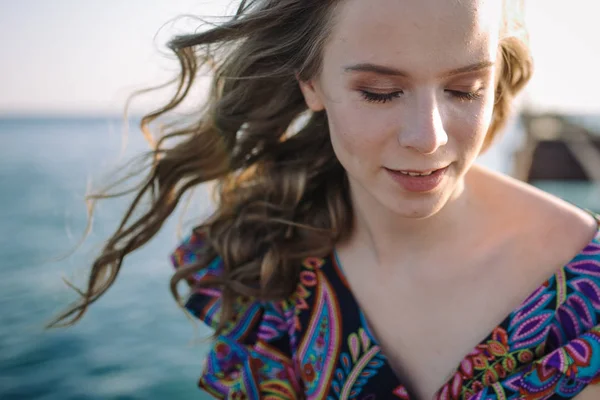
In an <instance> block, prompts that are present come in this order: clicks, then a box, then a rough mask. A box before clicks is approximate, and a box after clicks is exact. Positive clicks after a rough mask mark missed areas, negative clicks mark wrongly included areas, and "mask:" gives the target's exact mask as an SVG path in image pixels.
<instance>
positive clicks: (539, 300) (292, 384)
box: [172, 230, 600, 400]
mask: <svg viewBox="0 0 600 400" xmlns="http://www.w3.org/2000/svg"><path fill="white" fill-rule="evenodd" d="M201 247H202V239H201V238H200V237H198V236H197V235H194V234H193V235H191V236H190V237H188V238H187V239H186V240H185V241H184V242H183V243H182V244H181V245H180V246H179V247H178V248H177V249H176V251H175V252H174V254H173V256H172V261H173V263H174V265H175V266H176V267H178V266H180V265H184V264H187V263H190V262H193V261H194V259H195V257H196V254H197V253H198V250H199V249H200V248H201ZM221 270H222V261H221V260H220V259H216V260H214V261H213V262H212V263H211V264H210V265H209V266H208V267H207V268H206V269H204V270H203V271H202V272H200V273H198V274H197V275H196V276H195V279H197V280H202V279H206V278H207V277H211V276H217V275H219V274H220V271H221ZM219 294H220V293H219V291H218V290H212V289H211V290H207V289H204V290H196V291H195V292H193V293H192V294H191V295H190V297H189V299H188V301H187V304H186V307H187V309H188V310H189V311H190V312H191V313H193V314H194V315H195V316H197V317H198V318H199V319H201V320H202V321H204V322H205V323H206V324H208V325H209V326H210V327H213V328H214V327H215V326H216V321H217V318H218V315H219V304H220V296H219ZM235 315H236V318H235V321H233V322H231V323H229V324H228V326H227V328H226V330H225V331H224V332H223V333H222V334H221V335H220V336H219V337H218V338H217V339H216V340H215V342H214V343H213V345H212V347H211V349H210V351H209V353H208V355H207V358H206V360H205V365H204V370H203V372H202V376H201V377H200V380H199V386H200V387H201V388H202V389H204V390H206V391H207V392H209V393H211V394H212V395H214V396H215V397H216V398H220V399H272V400H274V399H286V400H287V399H327V400H334V399H344V400H345V399H357V400H367V399H368V400H374V399H394V398H397V399H411V398H414V396H411V394H410V393H408V391H407V389H406V388H405V387H404V386H403V385H402V382H400V381H399V380H398V378H397V376H396V375H395V374H394V372H393V371H392V368H391V367H390V365H389V364H388V361H387V360H386V357H385V355H384V354H382V352H381V350H380V348H379V345H378V343H377V339H376V338H375V337H373V335H372V334H371V332H370V331H369V328H368V326H367V324H366V323H365V318H364V317H363V315H362V313H361V310H360V308H359V306H358V303H357V301H356V299H355V298H354V297H353V295H352V292H351V291H350V289H349V287H348V284H347V283H346V281H345V279H344V276H343V274H342V273H341V271H340V268H339V266H338V263H337V262H336V257H335V256H331V257H327V258H308V259H306V260H305V261H304V263H303V268H302V271H301V273H300V281H299V283H298V287H297V290H296V293H295V294H294V295H293V296H292V297H291V298H289V299H287V300H285V301H281V302H261V301H257V300H253V299H240V300H239V301H238V302H237V304H236V313H235ZM594 383H600V230H599V232H598V234H597V235H596V237H595V238H594V239H593V240H592V241H591V242H590V243H589V244H588V245H587V246H586V247H585V248H584V249H583V250H582V251H581V252H580V253H579V254H578V255H577V256H576V257H575V258H573V260H571V261H570V262H569V263H568V264H567V265H566V266H564V267H563V268H561V269H560V270H558V271H557V272H556V274H554V275H553V276H552V277H551V278H549V279H548V280H547V281H546V282H544V283H543V284H542V285H541V286H540V287H539V288H538V289H537V290H535V291H534V292H533V293H531V295H530V296H529V297H528V298H527V299H526V300H525V301H524V302H523V303H522V304H521V305H520V306H519V307H518V308H517V309H515V310H514V311H513V312H512V313H511V314H510V315H508V317H506V319H505V320H504V321H503V322H502V323H501V324H500V325H499V326H498V327H496V328H495V329H494V330H493V331H492V332H490V334H489V335H488V336H487V337H486V338H485V339H484V340H483V341H482V342H481V343H480V344H478V345H477V346H476V347H475V348H474V349H473V350H472V351H471V352H470V353H469V354H467V355H466V356H465V357H464V359H463V360H462V361H461V362H460V365H458V367H457V368H456V371H455V373H454V374H453V377H452V378H451V379H450V380H449V381H448V382H447V383H446V384H445V385H444V386H443V387H441V388H440V389H439V391H438V392H437V394H436V398H437V399H471V400H472V399H477V400H480V399H481V400H483V399H486V400H492V399H493V400H500V399H517V398H518V399H522V398H526V399H550V398H551V399H569V398H572V397H574V396H575V395H577V394H578V393H579V392H581V391H582V390H583V389H584V388H585V386H586V385H588V384H594Z"/></svg>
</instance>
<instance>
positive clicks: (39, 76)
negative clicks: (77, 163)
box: [0, 0, 600, 114]
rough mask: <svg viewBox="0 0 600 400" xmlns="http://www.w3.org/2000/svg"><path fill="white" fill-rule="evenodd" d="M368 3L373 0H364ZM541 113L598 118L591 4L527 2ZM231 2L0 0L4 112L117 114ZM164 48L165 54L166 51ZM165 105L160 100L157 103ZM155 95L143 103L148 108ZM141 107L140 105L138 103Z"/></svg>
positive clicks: (533, 96) (598, 34) (599, 83)
mask: <svg viewBox="0 0 600 400" xmlns="http://www.w3.org/2000/svg"><path fill="white" fill-rule="evenodd" d="M365 1H367V0H365ZM526 1H528V3H527V10H526V17H527V23H528V28H529V31H530V35H531V46H532V51H533V54H534V59H535V62H536V72H535V75H534V79H533V80H532V82H531V83H530V85H529V90H528V96H527V98H528V99H530V101H531V102H532V103H533V104H534V105H535V106H536V107H537V108H540V109H544V110H548V109H550V110H553V109H557V110H560V111H574V112H600V96H598V93H600V77H599V76H598V71H600V44H599V43H600V41H599V39H600V23H599V22H598V18H597V13H596V12H595V11H596V8H597V5H596V3H595V2H592V1H590V0H569V1H564V0H526ZM235 3H236V2H235V1H234V2H233V3H232V1H231V0H19V1H15V0H0V49H1V51H2V53H1V54H0V114H13V113H23V112H37V113H54V112H58V113H61V114H62V113H87V114H90V113H108V112H110V113H113V112H120V111H121V110H122V107H123V105H124V100H125V98H126V96H127V94H128V93H130V92H131V91H132V90H134V89H137V88H143V87H145V86H148V85H153V84H157V83H160V82H162V81H164V80H166V79H168V78H171V77H172V76H173V74H174V73H175V72H176V67H177V65H176V63H175V62H173V61H169V60H168V59H167V58H166V57H165V53H166V49H165V47H164V43H165V42H166V41H167V39H168V38H169V37H170V36H171V35H172V34H173V33H176V32H184V31H186V30H187V31H189V30H193V29H194V28H195V27H196V26H197V24H195V23H192V22H191V21H189V20H188V21H187V22H186V21H179V22H177V23H176V24H175V25H173V24H168V25H166V26H165V27H164V28H163V30H162V31H161V33H160V34H159V35H158V37H157V39H156V40H154V36H155V34H156V33H157V32H158V31H159V29H160V28H161V27H162V26H163V25H164V24H165V23H166V22H168V21H169V20H171V19H172V18H174V17H176V16H178V15H181V14H192V15H220V14H222V13H223V12H224V11H225V10H232V4H233V5H235ZM161 52H162V53H161ZM158 100H160V101H159V103H160V102H162V101H164V97H160V98H157V97H154V101H158ZM151 104H152V100H151V99H147V100H145V101H140V102H139V103H138V104H137V106H136V107H137V109H138V110H147V107H148V106H150V105H151ZM134 108H135V107H134Z"/></svg>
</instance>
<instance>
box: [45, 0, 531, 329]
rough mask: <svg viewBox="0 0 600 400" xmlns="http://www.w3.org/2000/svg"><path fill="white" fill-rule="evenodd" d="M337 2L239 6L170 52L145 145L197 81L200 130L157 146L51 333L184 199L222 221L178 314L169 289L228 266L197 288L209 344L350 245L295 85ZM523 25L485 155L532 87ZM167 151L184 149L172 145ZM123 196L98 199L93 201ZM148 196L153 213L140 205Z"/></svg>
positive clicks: (338, 194) (173, 134) (318, 133)
mask: <svg viewBox="0 0 600 400" xmlns="http://www.w3.org/2000/svg"><path fill="white" fill-rule="evenodd" d="M510 1H511V0H505V3H506V4H508V3H509V2H510ZM339 2H340V1H339V0H328V1H324V0H249V1H242V2H241V4H240V5H239V8H238V9H237V12H236V13H235V15H234V16H232V17H231V18H229V19H228V20H226V21H225V22H223V23H221V24H218V25H215V26H211V28H210V29H208V30H205V31H203V32H200V33H194V34H190V35H185V36H177V37H175V38H173V39H172V40H171V41H170V42H169V44H168V46H169V48H170V49H171V50H172V51H173V52H174V54H175V55H176V56H177V59H178V60H179V64H180V67H181V70H180V74H179V75H178V78H177V79H176V81H174V82H172V83H174V84H175V85H176V90H175V94H174V95H173V97H172V98H171V99H170V100H169V101H168V103H167V104H166V105H165V106H164V107H161V108H160V109H158V110H156V111H154V112H151V113H149V114H147V115H146V116H145V117H144V118H143V119H142V121H141V129H142V131H143V132H144V133H145V134H147V135H148V138H150V133H151V132H150V130H151V129H150V127H151V124H152V123H153V122H154V121H156V120H157V119H158V118H159V117H163V116H165V115H171V113H174V112H175V110H177V109H179V108H178V107H179V106H180V105H181V103H182V102H183V101H184V99H186V98H187V97H189V94H190V93H191V92H192V91H193V89H195V83H197V81H198V79H197V78H198V76H199V74H200V72H202V71H209V72H210V75H211V79H212V83H211V88H210V94H209V97H208V100H207V101H206V103H205V105H204V107H203V109H202V111H201V112H199V113H198V115H197V117H196V120H195V121H193V122H192V123H187V124H186V125H185V126H181V125H179V126H175V125H174V126H172V127H171V128H170V130H169V128H167V131H166V132H165V133H164V134H163V135H162V136H161V137H160V140H158V141H156V142H154V141H152V140H151V147H152V150H151V151H149V152H148V153H147V154H146V157H147V159H148V160H150V161H151V162H150V166H149V167H148V169H149V170H148V171H147V175H146V176H145V177H144V178H143V183H142V185H141V186H140V187H139V188H138V189H137V193H136V195H135V198H134V199H133V202H132V204H131V205H130V207H129V209H128V211H127V212H126V214H125V215H124V217H123V218H122V221H121V223H120V224H119V226H118V228H117V229H116V231H115V232H114V234H113V235H112V236H111V237H110V238H109V239H108V240H107V242H106V244H105V245H104V247H103V249H102V251H101V254H100V255H99V256H98V257H97V258H96V259H95V261H94V262H93V265H92V268H91V273H90V276H89V280H88V283H87V289H86V290H79V289H77V290H78V292H79V295H80V299H79V301H78V302H76V303H75V304H73V305H71V306H70V307H69V308H68V309H67V310H66V311H65V312H64V313H62V314H60V315H59V316H58V317H57V318H56V319H55V320H54V321H53V322H51V323H50V324H49V326H67V325H71V324H73V323H75V322H77V321H78V320H79V319H80V318H81V317H82V316H83V315H84V313H85V311H86V309H87V308H88V306H89V305H90V304H92V303H94V302H95V301H96V300H98V298H100V296H102V295H103V294H104V293H105V292H106V291H107V290H108V289H109V288H110V286H111V285H112V284H113V283H114V281H115V279H116V278H117V275H118V273H119V271H120V268H121V265H122V263H123V260H124V258H125V257H126V256H127V255H128V254H130V253H132V252H133V251H135V250H136V249H139V248H140V247H142V246H143V245H144V244H146V243H147V242H148V241H149V240H150V239H151V238H152V237H153V236H154V235H155V234H156V233H157V232H158V231H159V230H160V228H161V227H162V225H163V224H164V222H165V220H166V219H167V218H168V217H169V216H170V215H171V214H172V213H173V212H174V210H175V209H176V207H177V205H178V204H179V203H180V202H181V200H182V197H183V196H184V195H185V194H186V193H187V192H188V191H190V190H191V189H193V188H195V187H196V186H198V185H200V184H202V183H205V182H211V181H212V182H214V183H215V198H216V210H215V211H214V213H213V214H212V215H211V216H210V217H209V218H208V219H206V220H205V221H204V222H203V223H202V224H200V225H199V226H196V227H195V228H194V229H193V231H194V232H195V233H197V234H199V235H202V236H203V238H204V240H205V243H206V245H205V246H204V247H205V248H204V250H203V251H202V254H201V255H200V256H199V258H198V262H197V263H195V264H194V265H187V266H183V267H182V268H180V269H178V270H177V271H176V272H175V274H174V275H173V277H172V279H171V291H172V293H173V295H174V297H175V298H176V300H177V301H178V302H179V303H180V304H181V303H182V301H181V296H180V295H179V293H178V291H177V283H178V282H180V281H181V280H186V281H188V282H190V283H191V282H193V279H191V277H192V275H193V274H195V273H196V272H197V271H199V270H201V269H203V268H205V267H206V266H207V264H208V263H209V262H210V261H211V260H212V259H214V258H215V257H216V256H220V257H222V259H223V262H224V272H223V275H222V276H221V277H219V278H218V279H215V280H213V281H210V282H203V283H202V285H205V286H212V287H218V288H219V289H221V290H222V310H221V318H220V328H219V329H218V330H217V331H219V330H220V329H221V328H223V327H224V325H225V324H226V323H227V322H228V321H229V320H230V319H231V318H232V314H233V303H234V301H235V299H236V298H238V297H239V296H251V297H258V298H261V299H281V298H285V297H286V296H289V295H291V294H292V293H293V292H294V291H295V288H296V285H297V281H298V273H299V266H300V264H301V262H302V260H303V259H304V258H306V257H307V256H324V255H326V254H328V253H329V252H331V251H332V249H333V246H334V245H335V243H336V242H337V241H339V240H341V239H343V238H344V235H345V234H347V233H348V232H350V231H351V229H352V226H351V224H352V220H353V211H352V204H351V202H350V199H349V193H348V185H347V180H346V175H345V171H344V169H343V168H342V166H341V165H340V163H339V162H338V160H337V159H336V157H335V155H334V152H333V148H332V145H331V142H330V139H329V131H328V124H327V115H326V113H325V112H324V111H322V112H316V113H313V112H310V111H309V110H308V108H307V105H306V103H305V101H304V98H303V95H302V93H301V91H300V88H299V85H298V80H309V79H310V78H312V77H314V76H316V75H318V74H319V72H320V66H321V56H322V52H323V47H324V45H325V43H326V40H327V38H328V36H329V33H330V29H331V25H332V23H331V22H332V15H333V12H334V10H335V6H336V5H337V4H338V3H339ZM521 11H522V10H521ZM519 15H522V14H521V13H519V10H518V7H514V6H512V7H506V10H505V29H504V30H503V33H502V38H501V44H500V49H499V51H500V55H501V57H500V63H501V66H500V70H501V73H500V75H499V79H498V81H497V88H496V99H495V106H494V111H493V117H492V122H491V126H490V128H489V132H488V135H487V137H486V142H485V145H484V146H485V148H487V147H488V146H489V144H490V143H491V142H492V140H493V139H494V137H495V136H496V134H497V133H498V132H499V131H500V130H501V128H502V126H503V125H504V123H505V122H506V120H507V118H508V116H509V114H510V111H511V104H512V102H513V99H514V97H515V96H516V95H517V93H518V92H519V91H520V90H521V89H522V88H523V86H524V85H525V84H526V83H527V81H528V80H529V78H530V76H531V72H532V60H531V57H530V53H529V49H528V46H527V42H526V40H524V38H526V36H525V35H524V30H523V26H522V23H519V21H520V20H519V19H518V18H517V17H518V16H519ZM170 139H178V141H177V143H176V144H175V145H168V142H169V140H170ZM113 187H114V186H113ZM111 188H112V187H111ZM123 194H125V193H113V194H110V193H108V192H102V193H100V194H96V195H93V196H90V197H89V198H90V199H94V200H97V199H102V198H107V197H116V196H121V195H123ZM148 195H149V197H150V199H151V201H150V204H149V205H148V204H144V203H143V202H142V199H143V198H146V197H147V196H148Z"/></svg>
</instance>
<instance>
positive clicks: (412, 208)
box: [384, 196, 446, 219]
mask: <svg viewBox="0 0 600 400" xmlns="http://www.w3.org/2000/svg"><path fill="white" fill-rule="evenodd" d="M427 197H429V198H427ZM427 197H426V196H422V197H421V198H414V199H402V200H400V201H398V200H397V199H396V201H393V200H392V201H391V202H386V203H388V204H386V205H387V206H388V209H389V210H390V211H392V212H393V213H394V214H396V215H398V216H399V217H402V218H407V219H425V218H429V217H432V216H434V215H435V214H437V213H438V212H440V211H441V210H442V209H443V208H444V205H445V204H446V202H445V201H443V199H442V198H440V197H439V196H427ZM389 203H392V204H389ZM384 204H385V203H384Z"/></svg>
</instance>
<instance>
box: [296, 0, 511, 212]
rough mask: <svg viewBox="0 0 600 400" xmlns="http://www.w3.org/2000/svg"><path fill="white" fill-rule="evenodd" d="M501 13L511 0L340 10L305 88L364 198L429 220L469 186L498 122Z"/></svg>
mask: <svg viewBox="0 0 600 400" xmlns="http://www.w3.org/2000/svg"><path fill="white" fill-rule="evenodd" d="M501 16H502V0H345V1H344V2H342V3H341V4H340V5H339V6H338V7H337V8H336V9H335V11H334V21H333V30H332V32H331V36H330V37H329V39H328V42H327V44H326V45H325V48H324V54H323V65H322V72H321V74H320V75H319V76H317V77H315V79H313V80H311V81H308V82H301V84H300V85H301V88H302V91H303V93H304V95H305V98H306V101H307V104H308V105H309V107H310V108H311V109H312V110H314V111H318V110H322V109H325V110H326V113H327V116H328V120H329V128H330V132H331V141H332V143H333V147H334V150H335V153H336V156H337V157H338V159H339V161H340V162H341V164H342V165H343V166H344V168H345V169H346V171H347V174H348V178H349V180H350V187H351V191H352V195H353V198H354V199H355V201H360V202H361V203H362V204H364V205H369V206H381V205H383V206H385V207H387V208H388V209H390V210H392V211H394V212H396V213H398V214H401V215H402V216H405V217H417V218H419V217H426V216H429V215H432V214H434V213H436V212H437V211H439V210H440V209H441V208H442V207H443V206H444V204H446V202H447V201H448V199H450V198H452V197H453V195H455V194H457V193H459V192H460V191H461V188H462V178H463V176H464V174H465V173H466V171H467V170H468V168H469V167H470V166H471V165H472V163H473V161H474V160H475V158H476V157H477V155H478V153H479V151H480V149H481V147H482V143H483V140H484V138H485V135H486V133H487V130H488V127H489V125H490V123H491V117H492V110H493V103H494V89H495V87H494V81H495V75H496V72H497V71H496V70H497V67H496V59H497V52H498V45H499V43H498V41H499V33H500V24H501ZM411 174H412V175H415V174H420V175H421V176H411Z"/></svg>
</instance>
